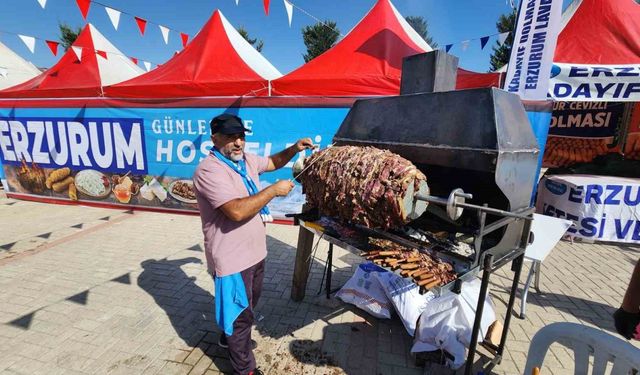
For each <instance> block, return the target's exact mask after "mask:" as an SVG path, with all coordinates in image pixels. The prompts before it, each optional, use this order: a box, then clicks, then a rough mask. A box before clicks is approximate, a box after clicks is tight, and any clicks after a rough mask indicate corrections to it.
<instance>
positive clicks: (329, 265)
mask: <svg viewBox="0 0 640 375" xmlns="http://www.w3.org/2000/svg"><path fill="white" fill-rule="evenodd" d="M332 267H333V243H329V254H328V255H327V299H329V298H331V273H332V270H331V269H332Z"/></svg>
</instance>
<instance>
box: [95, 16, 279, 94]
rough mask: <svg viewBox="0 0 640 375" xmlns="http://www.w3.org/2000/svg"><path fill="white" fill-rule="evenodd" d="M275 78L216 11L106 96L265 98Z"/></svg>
mask: <svg viewBox="0 0 640 375" xmlns="http://www.w3.org/2000/svg"><path fill="white" fill-rule="evenodd" d="M280 76H281V74H280V72H278V70H277V69H276V68H275V67H273V65H271V64H270V63H269V62H268V61H267V60H266V59H265V58H264V57H263V56H262V55H261V54H260V53H259V52H258V51H256V50H255V49H253V47H252V46H251V45H250V44H249V43H247V42H246V41H245V40H244V38H243V37H242V36H241V35H240V34H239V33H238V32H237V31H236V29H235V28H234V27H233V26H232V25H231V24H230V23H229V21H227V19H226V18H225V17H224V16H223V15H222V13H221V12H220V11H219V10H216V11H215V12H214V13H213V15H212V16H211V18H210V19H209V21H207V23H206V24H205V25H204V26H203V28H202V30H200V32H199V33H198V35H197V36H196V37H195V38H194V39H193V40H192V41H191V42H190V43H189V44H188V45H187V47H186V48H185V49H184V50H183V51H182V52H180V53H179V54H177V55H176V56H174V57H173V58H172V59H171V60H169V61H167V62H166V63H165V64H163V65H162V66H160V67H158V68H156V69H155V70H153V71H151V72H149V73H146V74H144V75H141V76H140V77H137V78H134V79H132V80H129V81H126V82H122V83H120V84H118V85H114V86H111V87H108V88H106V89H105V92H106V95H108V96H111V97H129V98H176V97H197V96H246V95H250V96H256V95H268V85H269V83H268V81H269V80H272V79H275V78H279V77H280Z"/></svg>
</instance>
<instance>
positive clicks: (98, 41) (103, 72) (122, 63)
mask: <svg viewBox="0 0 640 375" xmlns="http://www.w3.org/2000/svg"><path fill="white" fill-rule="evenodd" d="M73 47H75V48H69V50H68V51H67V52H66V53H65V54H64V55H63V56H62V57H61V58H60V60H59V61H58V63H57V64H55V65H54V66H52V67H51V68H50V69H48V70H47V71H45V72H44V73H42V74H40V75H38V76H36V77H34V78H33V79H31V80H29V81H26V82H24V83H21V84H19V85H16V86H13V87H10V88H8V89H5V90H2V91H0V98H58V97H66V98H70V97H92V96H102V93H103V92H102V88H103V86H106V85H111V84H114V83H117V82H121V81H123V80H125V79H130V78H132V77H135V76H137V75H139V74H141V73H142V69H140V68H139V67H138V66H137V65H135V64H133V62H131V60H129V58H128V57H126V56H125V55H124V54H122V52H120V51H119V50H118V49H117V48H116V47H115V46H113V44H111V43H110V42H109V41H108V40H107V39H106V38H105V37H104V36H103V35H102V34H100V32H99V31H98V30H97V29H96V28H95V26H93V25H91V24H88V25H87V26H85V28H84V29H83V30H82V32H80V34H79V35H78V38H77V39H76V41H75V42H74V43H73ZM76 51H78V52H76ZM77 53H79V54H80V56H81V58H78V55H77Z"/></svg>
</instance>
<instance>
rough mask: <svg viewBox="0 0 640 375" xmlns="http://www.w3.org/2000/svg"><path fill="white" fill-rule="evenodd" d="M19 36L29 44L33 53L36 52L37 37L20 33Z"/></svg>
mask: <svg viewBox="0 0 640 375" xmlns="http://www.w3.org/2000/svg"><path fill="white" fill-rule="evenodd" d="M18 37H20V39H22V42H23V43H24V44H25V45H26V46H27V48H29V51H31V53H34V52H35V51H36V38H34V37H32V36H26V35H20V34H18Z"/></svg>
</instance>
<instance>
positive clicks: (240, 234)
mask: <svg viewBox="0 0 640 375" xmlns="http://www.w3.org/2000/svg"><path fill="white" fill-rule="evenodd" d="M245 130H246V129H245V128H244V125H243V123H242V120H241V119H240V118H239V117H237V116H233V115H227V114H224V115H220V116H217V117H215V118H214V119H213V120H211V134H212V135H211V140H212V141H213V145H214V147H213V148H212V149H211V153H210V154H209V155H208V156H207V157H206V158H204V159H203V160H202V161H201V162H200V164H199V165H198V168H197V169H196V172H195V174H194V176H193V184H194V188H195V191H196V198H197V200H198V207H199V209H200V217H201V219H202V232H203V234H204V245H205V254H206V258H207V265H208V268H209V270H210V271H211V272H212V273H213V275H214V284H215V307H216V321H217V323H218V325H219V326H220V327H221V328H222V329H223V331H224V334H223V335H221V337H220V342H219V343H220V345H221V346H225V347H226V346H228V348H229V356H230V358H231V364H232V366H233V370H234V373H236V374H241V375H246V374H250V375H260V374H262V372H261V371H260V370H259V369H258V368H257V366H256V361H255V357H254V355H253V344H252V340H251V325H252V324H253V320H254V317H253V308H254V307H255V306H256V304H257V303H258V299H259V298H260V292H261V291H262V280H263V277H264V259H265V257H266V256H267V242H266V231H265V223H266V222H268V221H270V220H271V215H270V214H269V209H268V208H267V207H266V205H267V203H269V202H270V201H271V200H272V199H273V198H275V197H282V196H286V195H287V194H289V192H290V191H291V189H292V188H293V183H292V182H291V181H288V180H281V181H278V182H276V183H275V184H273V185H270V186H269V187H267V188H265V189H262V190H258V187H257V185H256V182H259V175H260V174H262V173H263V172H269V171H273V170H276V169H279V168H282V167H283V166H285V165H286V164H287V163H288V162H289V161H290V160H291V159H292V158H293V157H294V156H295V155H296V154H297V153H298V152H300V151H303V150H306V149H311V148H313V144H312V142H311V139H309V138H304V139H301V140H299V141H297V142H296V143H295V144H294V145H293V146H291V147H289V148H287V149H285V150H283V151H281V152H279V153H277V154H275V155H271V156H270V157H260V156H257V155H253V154H248V153H245V152H244V146H245Z"/></svg>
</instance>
